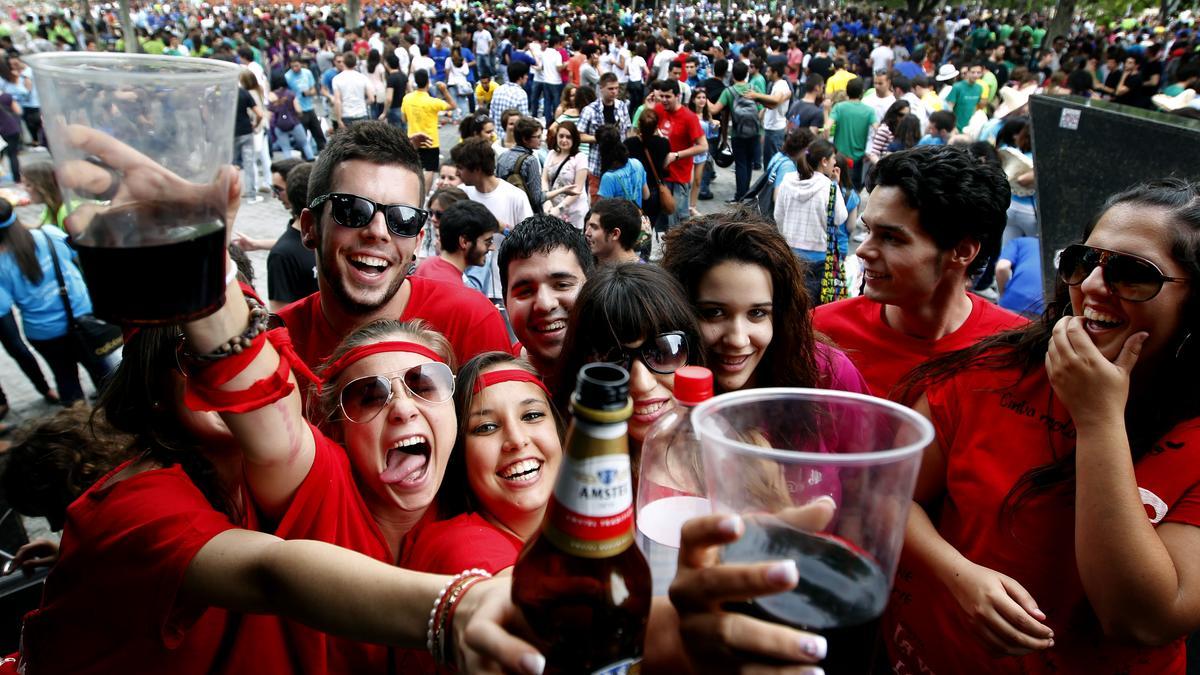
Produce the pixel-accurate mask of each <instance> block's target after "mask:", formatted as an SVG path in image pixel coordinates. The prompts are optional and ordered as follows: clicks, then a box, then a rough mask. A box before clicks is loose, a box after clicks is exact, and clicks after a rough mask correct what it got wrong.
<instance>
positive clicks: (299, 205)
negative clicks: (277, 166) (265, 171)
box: [272, 162, 313, 218]
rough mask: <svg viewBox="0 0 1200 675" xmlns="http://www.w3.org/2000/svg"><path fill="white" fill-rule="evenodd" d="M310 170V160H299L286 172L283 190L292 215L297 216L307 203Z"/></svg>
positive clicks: (311, 168) (311, 165)
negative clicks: (285, 185)
mask: <svg viewBox="0 0 1200 675" xmlns="http://www.w3.org/2000/svg"><path fill="white" fill-rule="evenodd" d="M272 168H274V167H272ZM312 170H313V163H312V162H301V163H300V164H297V165H296V166H294V167H292V170H291V171H288V172H287V188H286V189H285V190H284V191H285V192H286V193H287V198H288V202H290V203H291V205H292V215H293V216H295V217H297V218H299V217H300V212H301V211H303V210H304V208H305V207H306V206H308V203H309V202H308V179H309V177H311V176H312Z"/></svg>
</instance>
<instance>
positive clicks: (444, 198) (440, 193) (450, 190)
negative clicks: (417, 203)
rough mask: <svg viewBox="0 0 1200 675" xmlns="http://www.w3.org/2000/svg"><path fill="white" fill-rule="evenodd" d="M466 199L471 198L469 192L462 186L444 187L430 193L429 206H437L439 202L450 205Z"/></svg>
mask: <svg viewBox="0 0 1200 675" xmlns="http://www.w3.org/2000/svg"><path fill="white" fill-rule="evenodd" d="M464 199H470V197H468V196H467V193H465V192H463V191H462V188H456V187H444V188H438V189H436V190H434V191H433V194H431V195H429V208H431V209H432V208H435V207H436V206H437V205H438V204H441V205H442V206H450V205H451V204H453V203H455V202H461V201H463V200H464Z"/></svg>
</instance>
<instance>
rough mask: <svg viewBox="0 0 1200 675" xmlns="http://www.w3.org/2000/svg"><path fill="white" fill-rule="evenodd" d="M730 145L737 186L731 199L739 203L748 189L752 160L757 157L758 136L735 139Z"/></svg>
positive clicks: (752, 166) (752, 165)
mask: <svg viewBox="0 0 1200 675" xmlns="http://www.w3.org/2000/svg"><path fill="white" fill-rule="evenodd" d="M730 145H732V147H733V174H734V178H735V181H734V182H735V184H736V186H737V187H736V189H735V190H734V192H733V199H734V201H741V199H742V197H743V196H745V194H746V191H747V190H749V189H750V174H751V173H752V172H753V170H754V159H755V158H756V157H757V156H758V136H755V137H753V138H735V139H733V141H732V143H730Z"/></svg>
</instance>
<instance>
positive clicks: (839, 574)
mask: <svg viewBox="0 0 1200 675" xmlns="http://www.w3.org/2000/svg"><path fill="white" fill-rule="evenodd" d="M722 557H723V558H724V560H725V561H726V562H761V561H764V560H780V559H787V558H791V559H792V560H795V561H796V565H797V567H798V568H799V570H800V583H799V584H797V585H796V588H795V589H793V590H792V591H790V592H787V593H780V594H778V595H772V596H767V597H762V598H757V599H755V600H752V601H751V602H749V603H745V604H740V605H736V606H734V607H733V608H734V609H737V610H739V611H743V612H745V613H747V614H750V615H753V616H757V617H759V618H762V619H765V620H767V621H772V622H776V623H786V624H788V625H791V626H795V627H796V628H800V629H803V630H808V631H812V632H814V633H819V634H821V635H823V636H824V637H825V639H826V640H828V642H829V652H828V655H827V657H826V658H825V660H824V661H823V662H822V663H821V666H822V667H823V668H824V669H825V672H826V673H828V674H829V675H864V674H866V673H871V672H873V668H874V667H875V657H876V651H877V646H878V639H877V638H878V628H879V615H880V614H882V613H883V608H884V607H885V606H886V605H887V599H888V592H889V583H888V578H887V576H886V575H885V574H884V573H883V570H882V569H880V568H879V565H878V564H876V563H875V561H873V560H871V559H869V558H867V557H866V556H864V555H863V554H862V553H860V552H857V551H854V550H853V549H851V548H850V547H848V546H846V545H845V544H844V543H842V542H840V541H838V540H837V539H834V538H832V537H829V536H825V535H819V534H810V533H806V532H800V531H797V530H794V529H792V528H790V527H786V526H783V525H778V524H774V523H763V522H756V521H755V520H754V519H752V518H748V519H746V533H745V534H744V535H743V536H742V538H741V539H739V540H738V541H736V542H734V543H732V544H730V545H728V546H726V547H725V552H724V554H723V556H722Z"/></svg>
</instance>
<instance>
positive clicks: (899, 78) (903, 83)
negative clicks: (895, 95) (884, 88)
mask: <svg viewBox="0 0 1200 675" xmlns="http://www.w3.org/2000/svg"><path fill="white" fill-rule="evenodd" d="M892 89H895V90H896V91H902V92H904V93H906V94H907V93H908V92H910V91H912V82H911V81H910V80H909V79H908V78H907V77H905V76H903V75H896V76H895V77H893V78H892Z"/></svg>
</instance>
